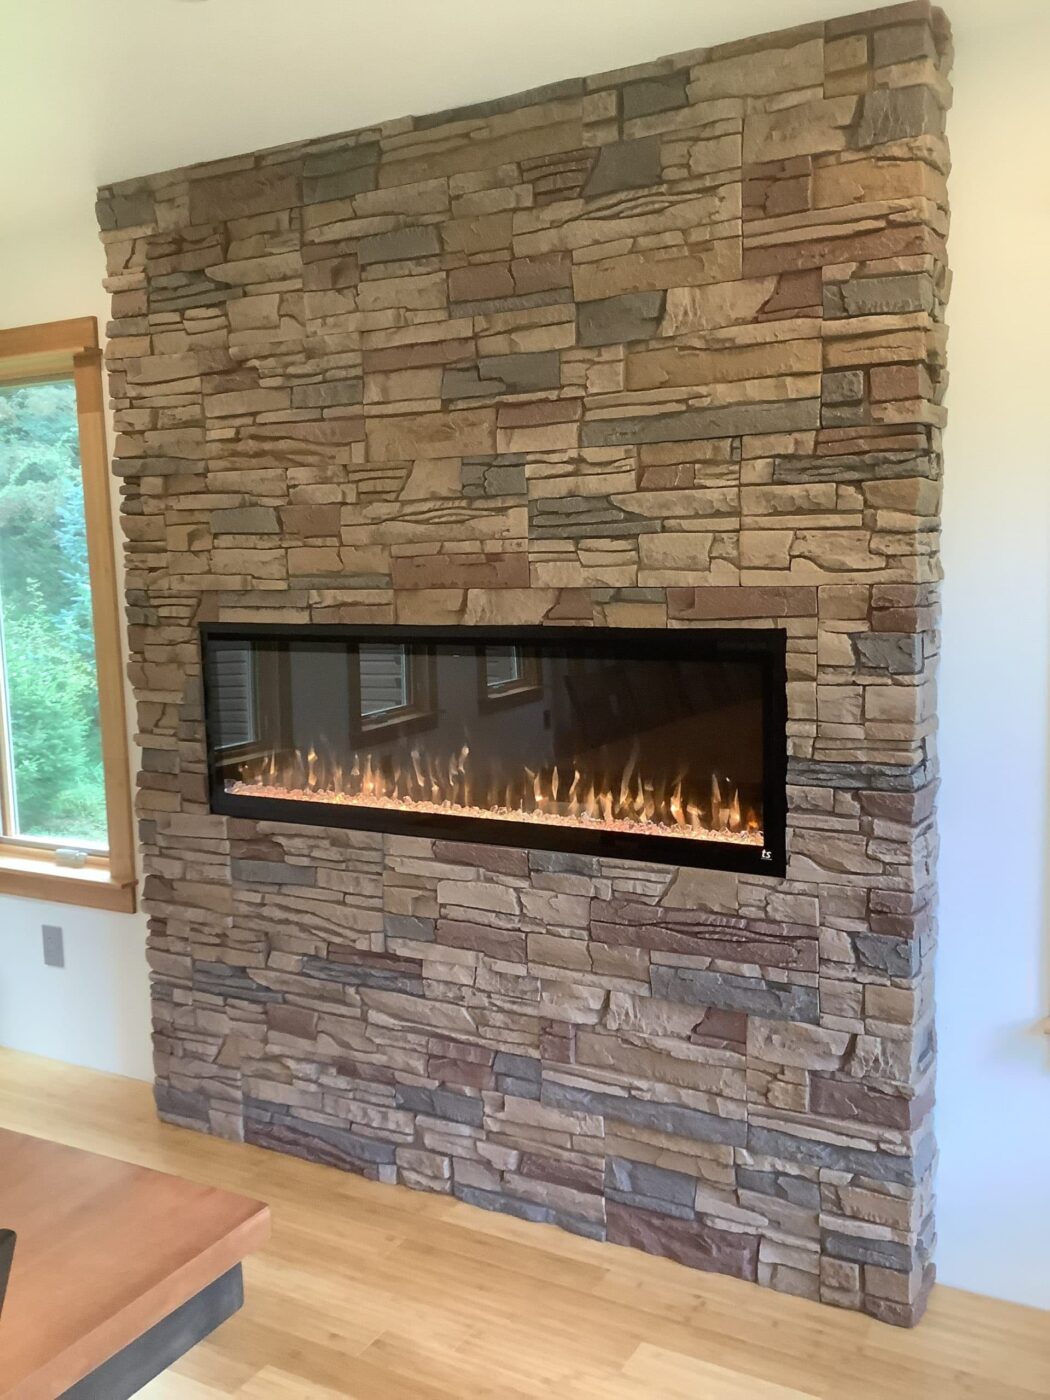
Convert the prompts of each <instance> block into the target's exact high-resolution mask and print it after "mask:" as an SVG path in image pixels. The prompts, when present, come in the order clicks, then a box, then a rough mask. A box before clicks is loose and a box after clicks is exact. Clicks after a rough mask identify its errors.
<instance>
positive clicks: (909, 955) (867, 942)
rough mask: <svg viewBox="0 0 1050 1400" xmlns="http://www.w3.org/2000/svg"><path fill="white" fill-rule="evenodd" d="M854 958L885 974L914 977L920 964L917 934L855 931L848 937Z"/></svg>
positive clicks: (865, 965) (919, 947)
mask: <svg viewBox="0 0 1050 1400" xmlns="http://www.w3.org/2000/svg"><path fill="white" fill-rule="evenodd" d="M851 941H852V943H853V950H854V953H855V955H856V958H857V962H858V963H859V964H860V966H861V967H866V968H868V969H869V970H870V971H872V972H882V973H884V974H885V975H886V976H887V977H916V976H918V973H919V968H920V967H921V965H922V948H921V946H920V944H919V940H918V939H917V938H893V937H891V936H890V935H888V934H881V933H855V934H853V935H852V937H851Z"/></svg>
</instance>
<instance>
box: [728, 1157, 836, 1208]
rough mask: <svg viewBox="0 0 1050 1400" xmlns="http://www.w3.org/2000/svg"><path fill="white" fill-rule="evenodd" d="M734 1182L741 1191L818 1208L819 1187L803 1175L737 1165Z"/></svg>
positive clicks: (796, 1204) (795, 1204)
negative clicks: (756, 1169)
mask: <svg viewBox="0 0 1050 1400" xmlns="http://www.w3.org/2000/svg"><path fill="white" fill-rule="evenodd" d="M736 1184H737V1186H738V1187H739V1188H740V1190H741V1191H753V1192H755V1193H756V1195H760V1196H774V1197H776V1199H777V1200H781V1201H789V1202H790V1203H791V1204H792V1205H794V1206H804V1207H805V1208H806V1209H807V1210H819V1209H820V1187H819V1185H818V1184H817V1183H816V1182H815V1181H807V1180H806V1178H805V1177H803V1176H791V1175H789V1173H787V1172H760V1171H755V1170H754V1168H752V1167H737V1172H736Z"/></svg>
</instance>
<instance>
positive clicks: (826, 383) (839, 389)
mask: <svg viewBox="0 0 1050 1400" xmlns="http://www.w3.org/2000/svg"><path fill="white" fill-rule="evenodd" d="M820 397H821V401H822V402H823V403H825V404H829V403H834V404H839V403H860V401H861V399H863V397H864V375H863V374H862V373H861V371H860V370H857V369H850V370H840V371H838V372H835V371H827V370H826V371H825V372H824V374H822V375H821V377H820ZM824 422H825V423H826V422H827V418H825V419H824Z"/></svg>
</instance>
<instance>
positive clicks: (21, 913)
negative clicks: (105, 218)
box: [0, 205, 153, 1079]
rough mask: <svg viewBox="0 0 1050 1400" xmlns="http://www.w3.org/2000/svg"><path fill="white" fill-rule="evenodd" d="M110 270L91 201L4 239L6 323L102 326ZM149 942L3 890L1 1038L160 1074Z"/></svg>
mask: <svg viewBox="0 0 1050 1400" xmlns="http://www.w3.org/2000/svg"><path fill="white" fill-rule="evenodd" d="M105 272H106V260H105V254H104V252H103V248H102V244H101V243H100V242H99V239H98V232H97V227H96V224H95V217H94V210H93V209H92V208H91V206H90V205H88V206H87V208H86V209H84V210H83V211H79V212H78V213H77V214H75V215H74V216H73V217H72V218H71V219H70V220H69V221H68V222H66V223H63V224H60V225H56V226H55V227H53V228H46V229H34V230H33V231H32V232H31V233H30V234H27V235H25V236H23V237H20V238H7V239H0V326H27V325H33V324H35V323H36V322H38V321H60V320H64V319H66V318H67V317H72V316H97V317H98V322H99V329H100V331H102V332H104V331H105V326H106V319H107V316H108V314H109V313H108V308H107V304H106V303H107V297H106V294H105V292H104V291H103V290H102V285H101V283H102V278H103V277H104V276H105ZM110 445H112V433H111V434H110ZM115 494H116V493H115V491H114V496H115ZM118 538H119V536H118ZM129 713H130V709H129ZM132 752H133V756H134V750H133V751H132ZM43 924H57V925H59V926H60V927H61V928H62V930H63V932H64V934H65V944H66V965H65V967H64V968H50V967H45V966H44V957H43V949H42V943H41V932H40V930H41V926H42V925H43ZM145 946H146V921H145V918H144V917H143V916H142V915H128V914H109V913H104V912H102V911H100V910H95V909H81V908H78V907H77V906H76V905H74V904H46V903H43V902H40V901H38V900H30V899H13V898H11V897H10V896H4V895H0V1045H8V1046H12V1047H14V1048H15V1049H17V1050H29V1051H31V1052H32V1053H33V1054H36V1055H50V1056H52V1057H53V1058H55V1059H59V1060H70V1061H72V1062H73V1063H75V1064H81V1065H89V1066H90V1067H91V1068H92V1069H105V1070H111V1071H113V1072H114V1073H116V1074H129V1075H133V1076H134V1077H136V1078H138V1079H150V1078H152V1074H153V1070H152V1064H151V1059H150V1039H149V1032H150V1017H149V982H148V978H147V974H146V952H145Z"/></svg>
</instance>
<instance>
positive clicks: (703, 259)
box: [572, 238, 740, 301]
mask: <svg viewBox="0 0 1050 1400" xmlns="http://www.w3.org/2000/svg"><path fill="white" fill-rule="evenodd" d="M739 276H740V240H739V239H738V238H716V239H714V240H713V241H712V242H710V243H699V242H698V243H695V244H691V245H690V247H689V248H688V250H685V249H683V250H678V249H676V248H674V247H671V248H667V249H663V248H654V249H652V250H651V251H649V252H646V253H624V254H618V255H616V256H611V257H606V258H600V259H598V260H596V261H595V262H590V263H582V264H580V265H578V266H577V267H574V268H573V273H572V285H573V290H574V292H575V294H576V299H577V301H593V300H596V299H597V298H599V297H611V296H619V295H620V294H621V293H622V292H649V291H658V290H660V289H661V288H664V287H698V286H701V285H702V284H704V283H706V282H728V281H731V280H732V279H733V278H736V277H739Z"/></svg>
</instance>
